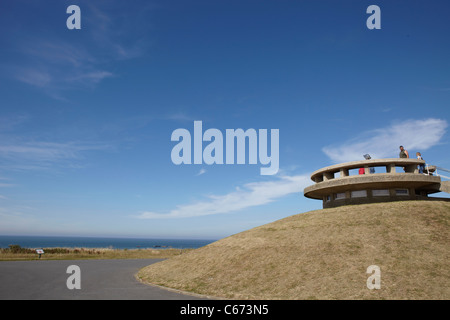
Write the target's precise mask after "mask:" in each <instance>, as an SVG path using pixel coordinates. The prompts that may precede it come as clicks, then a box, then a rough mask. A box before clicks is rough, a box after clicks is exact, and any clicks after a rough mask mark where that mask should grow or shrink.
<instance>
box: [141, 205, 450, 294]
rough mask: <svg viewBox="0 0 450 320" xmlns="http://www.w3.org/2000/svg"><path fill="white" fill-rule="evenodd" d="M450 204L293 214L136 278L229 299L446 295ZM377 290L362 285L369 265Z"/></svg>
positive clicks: (145, 270) (449, 279)
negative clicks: (375, 270)
mask: <svg viewBox="0 0 450 320" xmlns="http://www.w3.org/2000/svg"><path fill="white" fill-rule="evenodd" d="M449 216H450V203H449V202H443V201H436V202H434V201H405V202H392V203H379V204H369V205H356V206H345V207H340V208H332V209H323V210H316V211H311V212H307V213H302V214H297V215H294V216H291V217H288V218H285V219H281V220H278V221H275V222H273V223H270V224H267V225H263V226H260V227H257V228H254V229H251V230H248V231H245V232H242V233H239V234H236V235H233V236H230V237H228V238H224V239H222V240H219V241H217V242H214V243H212V244H210V245H208V246H205V247H202V248H200V249H196V250H193V251H191V252H189V253H188V254H183V255H180V256H176V257H173V258H170V259H168V260H165V261H162V262H159V263H156V264H153V265H150V266H148V267H145V268H143V269H142V270H140V271H139V273H138V275H137V276H138V278H139V279H140V280H141V281H143V282H147V283H152V284H156V285H161V286H165V287H170V288H174V289H178V290H183V291H188V292H194V293H199V294H206V295H211V296H216V297H220V298H231V299H449V298H450V272H449V270H450V268H449V265H448V262H449V243H450V242H449ZM370 265H377V266H379V267H380V269H381V288H380V289H379V290H376V289H374V290H369V289H368V288H367V278H368V277H369V276H370V274H367V273H366V271H367V267H369V266H370Z"/></svg>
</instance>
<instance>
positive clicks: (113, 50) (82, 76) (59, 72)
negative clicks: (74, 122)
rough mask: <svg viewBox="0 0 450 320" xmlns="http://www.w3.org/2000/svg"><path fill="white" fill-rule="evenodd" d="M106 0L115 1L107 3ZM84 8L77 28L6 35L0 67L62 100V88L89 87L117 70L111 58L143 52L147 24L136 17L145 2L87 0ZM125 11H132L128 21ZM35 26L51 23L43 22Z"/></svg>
mask: <svg viewBox="0 0 450 320" xmlns="http://www.w3.org/2000/svg"><path fill="white" fill-rule="evenodd" d="M112 6H118V7H117V8H113V9H112V8H111V7H112ZM84 8H86V10H83V12H82V30H81V31H69V34H70V36H67V37H64V38H63V37H61V36H58V35H56V33H51V32H47V33H45V35H46V36H45V38H43V37H42V36H41V34H38V33H36V34H32V33H31V34H29V37H28V38H25V37H19V38H11V39H10V40H9V44H8V46H9V47H8V50H10V51H11V52H13V53H14V54H13V56H12V57H11V58H10V61H8V63H7V64H4V65H3V66H2V67H3V69H4V70H5V72H6V73H7V74H9V75H10V77H12V78H14V79H16V80H18V81H21V82H23V83H26V84H28V85H30V86H33V87H36V88H39V89H41V90H42V92H45V93H47V94H48V95H49V96H51V97H54V98H57V99H60V100H64V94H65V93H66V92H67V91H68V90H72V89H79V88H92V87H94V86H96V85H98V84H99V83H101V82H102V81H104V80H105V79H107V78H111V77H113V76H119V75H118V74H116V72H115V71H113V70H112V67H111V64H112V63H114V62H117V61H119V60H120V61H123V60H129V59H133V58H136V57H139V56H142V55H143V54H144V53H145V52H146V50H147V43H148V33H146V31H147V30H145V28H147V27H145V26H146V25H147V24H142V23H140V22H139V21H143V20H144V19H147V18H148V17H146V16H145V13H146V12H148V10H149V9H151V6H150V5H145V6H142V8H141V7H140V5H137V4H136V5H133V4H128V3H127V4H125V3H120V2H119V3H116V4H110V3H109V2H100V3H95V4H94V3H91V2H88V3H86V5H85V6H84ZM115 10H118V11H115ZM111 12H114V15H112V14H111ZM117 12H120V14H117ZM130 12H133V19H132V21H130V19H129V16H130ZM41 27H42V28H46V27H48V28H51V26H47V25H46V24H45V23H44V24H41ZM77 32H78V33H77ZM72 35H76V36H77V37H72ZM80 39H81V40H80Z"/></svg>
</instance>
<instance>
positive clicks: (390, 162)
mask: <svg viewBox="0 0 450 320" xmlns="http://www.w3.org/2000/svg"><path fill="white" fill-rule="evenodd" d="M421 164H423V165H425V164H426V163H425V161H424V160H418V159H410V158H388V159H370V160H358V161H351V162H345V163H340V164H336V165H332V166H328V167H325V168H321V169H319V170H316V171H314V172H313V173H312V174H311V180H313V181H314V182H317V183H318V182H322V181H327V180H331V179H339V178H342V177H347V176H349V170H352V169H358V168H365V173H366V174H368V173H370V169H369V168H377V167H385V168H386V173H391V174H394V173H396V171H395V168H396V167H402V168H403V169H404V170H405V173H419V170H418V166H419V165H421ZM338 172H339V173H340V177H339V178H335V177H334V175H335V174H336V173H338ZM374 174H376V173H374Z"/></svg>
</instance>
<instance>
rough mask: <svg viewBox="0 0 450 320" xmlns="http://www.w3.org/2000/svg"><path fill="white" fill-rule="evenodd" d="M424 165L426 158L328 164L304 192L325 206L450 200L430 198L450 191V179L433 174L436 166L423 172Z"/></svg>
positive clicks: (317, 172)
mask: <svg viewBox="0 0 450 320" xmlns="http://www.w3.org/2000/svg"><path fill="white" fill-rule="evenodd" d="M420 164H423V165H425V161H424V160H418V159H405V158H392V159H371V160H361V161H352V162H346V163H341V164H337V165H333V166H329V167H325V168H322V169H319V170H317V171H314V172H313V173H312V174H311V180H312V181H314V182H315V184H314V185H311V186H308V187H306V188H305V190H304V195H305V197H308V198H311V199H318V200H322V201H323V208H332V207H338V206H342V205H348V204H362V203H374V202H388V201H404V200H436V199H439V200H450V199H447V198H435V197H428V195H429V194H433V193H437V192H441V191H444V192H448V181H446V182H445V183H443V182H441V178H440V177H439V176H436V175H433V172H434V170H435V167H433V166H431V167H429V166H428V167H427V169H428V170H425V172H426V173H425V174H422V173H419V169H418V166H419V165H420ZM360 168H364V174H359V169H360ZM371 168H373V169H374V170H375V172H374V173H371ZM373 169H372V170H373ZM372 172H373V171H372Z"/></svg>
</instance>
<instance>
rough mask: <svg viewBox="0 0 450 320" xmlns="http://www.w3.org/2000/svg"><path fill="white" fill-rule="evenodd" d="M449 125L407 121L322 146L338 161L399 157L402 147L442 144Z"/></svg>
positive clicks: (429, 121)
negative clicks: (369, 157)
mask: <svg viewBox="0 0 450 320" xmlns="http://www.w3.org/2000/svg"><path fill="white" fill-rule="evenodd" d="M447 126H448V124H447V121H445V120H442V119H433V118H430V119H425V120H406V121H401V122H398V123H394V124H392V125H390V126H388V127H385V128H380V129H375V130H370V131H367V132H364V133H362V134H360V135H358V136H356V137H355V138H353V139H350V140H347V141H343V142H342V143H340V144H338V145H330V146H327V147H324V148H322V151H323V152H324V153H325V154H326V155H327V156H328V157H329V158H330V159H331V160H333V161H335V162H347V161H355V160H362V159H363V155H364V154H366V153H368V154H370V155H371V157H372V158H373V159H375V158H395V157H398V153H399V146H400V145H403V146H404V147H405V149H406V150H409V151H410V156H411V152H412V151H413V150H416V151H423V150H427V149H428V148H430V147H432V146H434V145H436V144H438V143H440V141H441V139H442V137H443V136H444V134H445V132H446V128H447Z"/></svg>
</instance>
